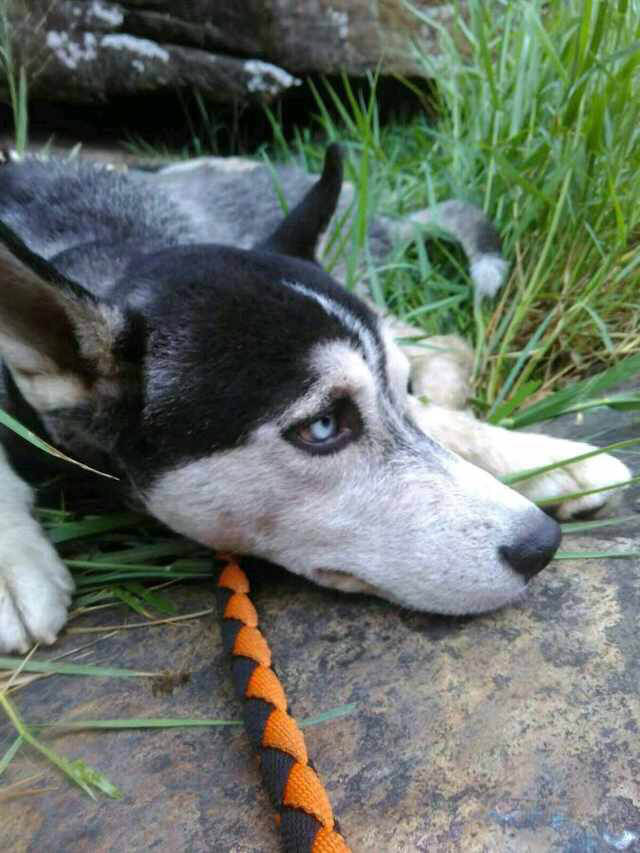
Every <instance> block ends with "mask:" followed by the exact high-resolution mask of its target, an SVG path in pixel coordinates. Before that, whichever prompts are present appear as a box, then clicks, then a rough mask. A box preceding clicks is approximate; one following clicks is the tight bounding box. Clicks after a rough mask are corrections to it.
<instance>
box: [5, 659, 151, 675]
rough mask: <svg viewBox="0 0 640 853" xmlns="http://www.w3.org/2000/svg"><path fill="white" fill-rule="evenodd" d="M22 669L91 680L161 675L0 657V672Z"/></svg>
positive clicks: (113, 668) (105, 667) (108, 667)
mask: <svg viewBox="0 0 640 853" xmlns="http://www.w3.org/2000/svg"><path fill="white" fill-rule="evenodd" d="M21 664H22V667H21V668H22V669H23V670H25V671H26V672H56V673H60V674H61V675H87V676H91V677H92V678H155V677H156V676H158V675H160V674H161V673H158V672H142V671H140V670H135V669H118V668H117V667H111V666H91V665H89V664H76V663H56V662H55V661H44V660H29V661H26V662H24V660H23V659H22V658H12V657H2V656H0V670H3V669H5V670H9V671H11V670H14V669H18V668H19V667H20V666H21Z"/></svg>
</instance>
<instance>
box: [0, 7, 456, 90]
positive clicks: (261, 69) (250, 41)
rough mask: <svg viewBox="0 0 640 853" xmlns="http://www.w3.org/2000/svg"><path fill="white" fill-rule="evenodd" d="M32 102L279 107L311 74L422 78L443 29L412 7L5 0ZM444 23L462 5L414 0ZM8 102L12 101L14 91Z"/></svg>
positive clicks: (15, 51)
mask: <svg viewBox="0 0 640 853" xmlns="http://www.w3.org/2000/svg"><path fill="white" fill-rule="evenodd" d="M3 2H6V3H7V8H8V10H9V18H10V23H11V33H12V44H13V51H14V54H15V57H16V60H17V64H20V63H22V64H24V66H25V67H26V69H27V74H28V80H29V89H30V93H31V95H32V96H33V97H36V98H44V99H49V100H58V101H60V100H62V101H67V102H78V103H87V102H95V101H98V102H99V101H101V100H102V101H106V100H108V99H111V98H115V97H121V96H127V95H141V94H145V93H151V92H161V91H163V90H175V89H185V88H195V89H197V90H198V91H200V92H201V93H202V94H203V95H205V96H206V97H207V98H208V99H210V100H214V101H219V102H237V101H239V100H240V101H241V100H246V99H250V98H260V99H266V100H269V99H272V98H273V97H275V96H277V95H279V94H280V93H281V92H283V91H285V90H286V89H288V88H291V87H292V86H296V85H298V84H299V82H300V79H301V77H302V76H304V75H306V74H309V73H312V72H320V73H329V74H331V73H338V72H342V71H346V72H347V73H349V74H352V75H364V74H365V73H366V72H367V71H372V70H375V69H376V68H377V67H378V66H379V65H380V66H381V68H382V69H383V71H384V72H385V73H392V72H395V73H400V74H404V75H423V74H424V66H423V64H422V63H421V62H420V59H419V58H418V54H417V50H416V48H418V47H419V50H421V51H423V52H426V53H429V54H433V53H434V52H435V51H436V49H437V48H436V28H435V27H433V26H429V25H427V24H426V23H424V22H423V21H422V20H421V18H420V17H419V16H417V15H416V14H415V13H414V12H412V11H410V9H409V7H408V4H406V3H405V2H404V0H377V2H376V0H374V2H371V0H296V2H291V0H245V2H241V3H239V2H237V0H216V2H214V3H212V2H210V0H151V2H147V0H123V2H109V0H3ZM413 5H414V6H415V8H416V9H419V10H420V11H421V12H423V13H428V14H429V15H430V16H431V17H432V19H433V21H434V22H435V23H437V24H439V25H441V24H445V25H446V24H447V23H448V22H449V21H450V20H451V17H452V7H453V4H449V3H439V2H437V0H414V3H413ZM5 97H6V92H5Z"/></svg>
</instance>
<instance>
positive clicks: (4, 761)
mask: <svg viewBox="0 0 640 853" xmlns="http://www.w3.org/2000/svg"><path fill="white" fill-rule="evenodd" d="M23 743H24V738H23V737H22V735H18V737H17V738H16V739H15V740H14V742H13V743H12V744H11V746H10V747H9V749H8V750H7V751H6V752H5V754H4V755H3V756H2V758H0V776H2V774H3V773H4V771H5V770H6V769H7V767H8V766H9V765H10V764H11V762H12V761H13V759H14V757H15V755H16V754H17V752H18V750H19V749H20V747H21V746H22V744H23Z"/></svg>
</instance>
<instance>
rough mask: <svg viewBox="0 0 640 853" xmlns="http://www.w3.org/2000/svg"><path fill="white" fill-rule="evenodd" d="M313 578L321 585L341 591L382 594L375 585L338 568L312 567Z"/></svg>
mask: <svg viewBox="0 0 640 853" xmlns="http://www.w3.org/2000/svg"><path fill="white" fill-rule="evenodd" d="M313 579H314V580H315V582H316V583H318V584H320V585H321V586H328V587H331V588H332V589H339V590H340V591H341V592H361V593H365V594H367V595H376V596H378V597H380V596H382V593H381V592H380V590H379V589H378V588H377V587H375V586H372V585H371V584H369V583H367V582H366V581H361V580H360V579H359V578H357V577H355V576H354V575H351V574H349V572H344V571H340V570H339V569H314V572H313Z"/></svg>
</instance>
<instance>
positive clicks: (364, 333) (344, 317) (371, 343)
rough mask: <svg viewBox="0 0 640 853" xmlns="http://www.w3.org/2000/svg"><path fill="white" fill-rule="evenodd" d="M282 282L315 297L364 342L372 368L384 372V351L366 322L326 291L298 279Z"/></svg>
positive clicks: (310, 296) (379, 372) (376, 371)
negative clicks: (318, 290) (314, 288)
mask: <svg viewBox="0 0 640 853" xmlns="http://www.w3.org/2000/svg"><path fill="white" fill-rule="evenodd" d="M282 283H283V284H284V285H285V286H286V287H290V288H291V289H292V290H295V291H296V292H297V293H301V294H302V295H303V296H306V297H307V299H313V300H314V301H315V302H317V303H318V305H320V306H321V307H322V308H323V309H324V310H325V311H326V313H327V314H329V315H330V316H331V317H335V318H336V320H338V321H339V322H340V323H342V325H343V326H344V327H345V328H346V329H347V331H349V332H351V334H353V335H355V337H357V338H358V340H359V341H360V343H361V344H362V349H363V351H364V356H365V359H366V361H367V363H368V364H369V367H370V369H371V370H373V371H374V372H375V373H377V374H378V375H380V374H381V373H382V371H381V364H380V362H381V360H382V351H381V348H380V347H379V346H378V342H377V341H376V339H375V337H374V336H373V335H372V334H371V331H370V329H367V327H366V326H365V324H364V323H363V322H362V321H361V320H360V319H358V317H356V316H355V314H352V313H351V311H349V309H348V308H347V307H346V305H341V304H340V303H339V302H336V301H335V300H333V299H331V297H330V296H327V295H326V294H325V293H318V292H317V291H315V290H312V289H311V288H310V287H307V286H306V285H304V284H300V283H299V282H297V281H283V282H282Z"/></svg>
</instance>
